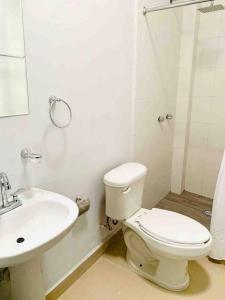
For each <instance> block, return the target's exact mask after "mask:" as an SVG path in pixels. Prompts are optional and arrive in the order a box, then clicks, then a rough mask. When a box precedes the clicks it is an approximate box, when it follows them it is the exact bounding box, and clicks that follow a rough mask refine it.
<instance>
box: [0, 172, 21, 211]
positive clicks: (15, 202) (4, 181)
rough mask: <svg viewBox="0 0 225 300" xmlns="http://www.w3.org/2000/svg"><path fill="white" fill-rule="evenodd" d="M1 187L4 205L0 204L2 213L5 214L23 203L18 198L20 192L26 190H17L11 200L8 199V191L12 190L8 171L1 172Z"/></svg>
mask: <svg viewBox="0 0 225 300" xmlns="http://www.w3.org/2000/svg"><path fill="white" fill-rule="evenodd" d="M0 189H1V200H2V205H1V206H0V215H3V214H4V213H6V212H9V211H10V210H12V209H15V208H17V207H19V206H20V205H22V202H21V201H20V200H19V199H18V194H19V193H21V192H24V191H25V190H24V189H19V190H17V191H16V192H15V193H14V194H13V195H12V196H13V199H12V200H11V201H9V200H8V195H7V191H8V190H11V185H10V183H9V179H8V176H7V174H6V173H4V172H2V173H0Z"/></svg>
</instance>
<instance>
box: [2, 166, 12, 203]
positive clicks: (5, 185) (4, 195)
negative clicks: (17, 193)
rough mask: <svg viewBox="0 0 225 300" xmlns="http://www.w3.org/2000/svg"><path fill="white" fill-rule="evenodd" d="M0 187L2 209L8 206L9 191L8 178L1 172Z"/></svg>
mask: <svg viewBox="0 0 225 300" xmlns="http://www.w3.org/2000/svg"><path fill="white" fill-rule="evenodd" d="M0 187H1V196H2V208H5V207H8V206H9V201H8V196H7V192H6V191H8V190H10V189H11V185H10V183H9V179H8V176H7V175H6V174H5V173H4V172H2V173H0Z"/></svg>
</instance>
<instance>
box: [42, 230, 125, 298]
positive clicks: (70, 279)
mask: <svg viewBox="0 0 225 300" xmlns="http://www.w3.org/2000/svg"><path fill="white" fill-rule="evenodd" d="M119 231H120V228H118V230H116V231H115V232H113V233H112V235H110V236H109V238H108V239H107V240H106V241H104V242H103V243H102V244H100V245H99V246H98V247H97V248H95V249H94V251H92V252H91V254H90V255H88V257H87V258H86V259H85V260H84V261H83V262H82V263H81V264H80V265H79V266H78V267H76V268H75V270H74V271H72V272H70V274H68V276H66V278H64V279H63V280H62V281H61V282H60V283H59V284H58V285H57V286H56V287H54V288H53V289H52V290H51V291H50V292H49V293H47V295H46V300H57V299H58V298H59V297H60V296H61V295H62V294H63V293H64V292H65V291H66V290H67V289H68V288H69V287H70V286H71V285H72V284H73V283H74V282H75V281H77V280H78V279H79V278H80V277H81V276H82V275H83V274H84V273H85V272H86V271H87V270H88V269H89V268H90V267H91V266H92V265H93V264H94V263H95V262H96V261H97V259H98V258H99V257H100V256H101V255H102V254H103V252H104V251H105V250H106V248H107V247H108V246H109V245H110V244H111V243H112V242H113V240H114V239H115V238H116V235H117V233H118V232H119Z"/></svg>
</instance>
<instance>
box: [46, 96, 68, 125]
mask: <svg viewBox="0 0 225 300" xmlns="http://www.w3.org/2000/svg"><path fill="white" fill-rule="evenodd" d="M58 102H62V103H64V104H65V105H66V107H67V108H68V111H69V121H68V123H66V124H65V125H59V124H57V123H56V121H55V120H54V115H53V112H54V108H55V105H56V104H57V103H58ZM49 117H50V120H51V121H52V124H53V125H55V126H56V127H58V128H66V127H68V126H69V125H70V123H71V121H72V110H71V108H70V106H69V104H68V103H67V102H66V101H65V100H63V99H60V98H57V97H55V96H51V97H50V98H49Z"/></svg>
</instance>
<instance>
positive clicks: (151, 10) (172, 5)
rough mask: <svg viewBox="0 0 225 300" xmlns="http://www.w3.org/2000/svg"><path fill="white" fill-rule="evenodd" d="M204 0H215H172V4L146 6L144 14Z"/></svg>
mask: <svg viewBox="0 0 225 300" xmlns="http://www.w3.org/2000/svg"><path fill="white" fill-rule="evenodd" d="M204 2H211V3H212V4H213V2H214V1H213V0H195V1H183V2H180V3H175V4H173V1H170V3H171V4H168V5H165V6H156V7H152V8H147V7H144V8H143V15H144V16H145V15H147V14H148V13H150V12H155V11H159V10H165V9H170V8H176V7H182V6H188V5H193V4H199V3H204Z"/></svg>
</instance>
